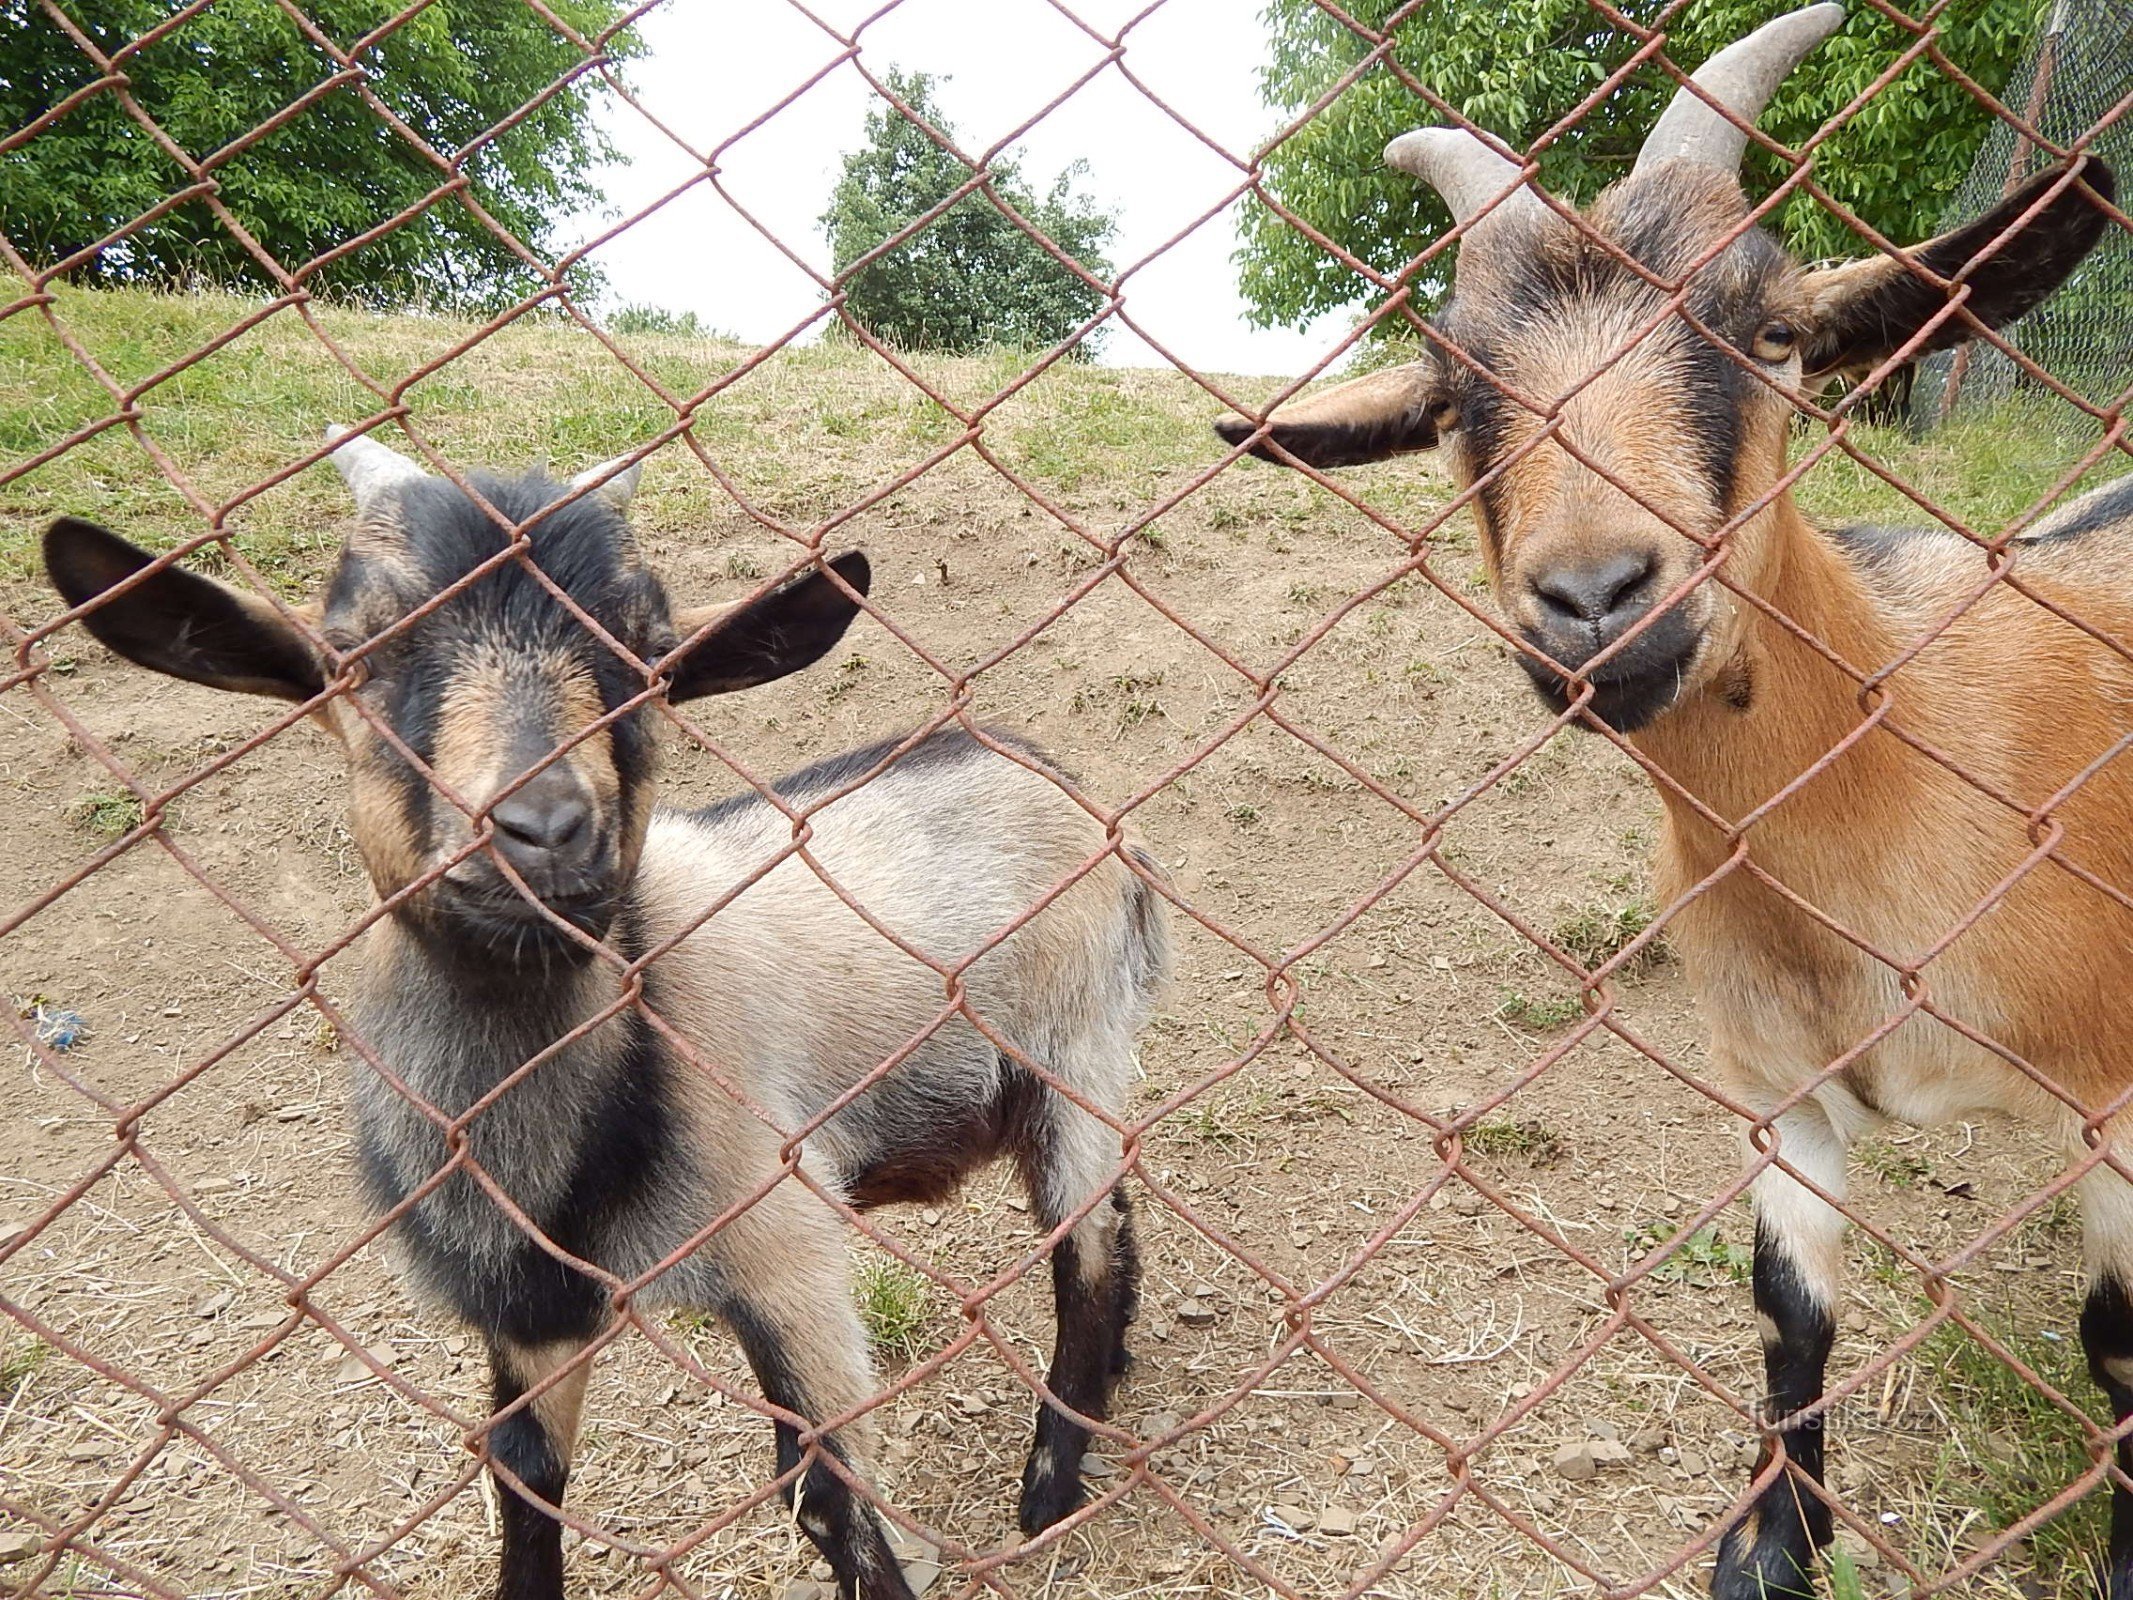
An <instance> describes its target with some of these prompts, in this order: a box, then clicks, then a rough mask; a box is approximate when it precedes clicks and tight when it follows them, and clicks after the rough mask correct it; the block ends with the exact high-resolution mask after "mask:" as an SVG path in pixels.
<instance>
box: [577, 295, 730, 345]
mask: <svg viewBox="0 0 2133 1600" xmlns="http://www.w3.org/2000/svg"><path fill="white" fill-rule="evenodd" d="M601 320H602V321H603V322H605V323H606V325H607V331H608V332H609V333H614V334H621V335H623V336H625V337H627V336H629V335H633V334H640V333H659V334H670V335H672V336H674V337H675V338H680V339H714V338H717V337H718V335H717V334H716V333H714V332H713V331H712V330H711V329H710V328H707V327H705V326H704V320H703V318H701V317H699V316H698V315H697V314H696V313H695V312H693V311H669V310H668V309H667V308H666V307H665V306H645V305H636V304H634V303H632V304H628V305H619V306H617V307H615V309H614V310H613V311H611V312H609V313H608V314H607V315H606V316H605V317H604V318H602V319H601Z"/></svg>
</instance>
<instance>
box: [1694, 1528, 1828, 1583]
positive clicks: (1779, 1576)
mask: <svg viewBox="0 0 2133 1600" xmlns="http://www.w3.org/2000/svg"><path fill="white" fill-rule="evenodd" d="M1815 1565H1816V1563H1815V1557H1814V1546H1813V1545H1812V1544H1811V1543H1810V1542H1809V1541H1808V1540H1806V1539H1805V1538H1800V1539H1797V1540H1793V1539H1787V1538H1785V1537H1783V1536H1782V1534H1780V1532H1779V1530H1777V1529H1775V1528H1772V1527H1770V1526H1769V1525H1768V1524H1767V1523H1766V1522H1765V1521H1764V1519H1763V1518H1762V1517H1760V1516H1759V1515H1757V1514H1756V1513H1755V1512H1752V1511H1751V1512H1750V1513H1749V1514H1748V1517H1747V1520H1746V1521H1744V1522H1741V1523H1738V1524H1736V1525H1735V1526H1734V1527H1732V1528H1729V1529H1727V1530H1726V1536H1725V1538H1723V1539H1721V1540H1720V1541H1719V1545H1718V1570H1717V1571H1716V1572H1715V1573H1713V1574H1712V1576H1711V1600H1812V1597H1813V1595H1814V1592H1815V1581H1814V1570H1815Z"/></svg>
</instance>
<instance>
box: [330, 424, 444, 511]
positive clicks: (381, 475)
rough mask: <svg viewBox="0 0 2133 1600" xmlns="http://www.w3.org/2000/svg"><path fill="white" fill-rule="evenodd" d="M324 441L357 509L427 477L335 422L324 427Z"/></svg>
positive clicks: (401, 458)
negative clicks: (353, 498) (403, 485)
mask: <svg viewBox="0 0 2133 1600" xmlns="http://www.w3.org/2000/svg"><path fill="white" fill-rule="evenodd" d="M326 441H327V443H329V444H332V445H333V456H332V460H333V464H334V466H335V467H337V468H338V469H339V470H340V474H341V477H342V478H343V479H344V480H346V482H347V484H348V492H349V493H350V494H352V495H354V496H355V498H356V504H357V505H359V506H364V505H369V504H370V503H371V502H372V501H373V500H375V499H377V498H378V496H380V495H381V494H383V493H384V492H385V491H386V490H388V489H397V488H398V487H400V486H401V485H402V484H406V483H419V482H420V481H421V480H422V479H424V478H427V477H428V476H429V474H428V473H426V472H424V471H423V470H422V469H421V468H420V467H419V466H417V465H416V464H415V463H414V462H412V461H410V460H408V458H407V457H406V456H403V455H402V454H400V452H399V451H397V450H395V449H393V448H392V447H391V446H390V445H384V444H380V443H379V442H378V441H377V440H375V439H373V438H371V437H370V435H369V434H367V433H356V432H354V431H352V430H351V429H348V428H345V427H343V426H342V425H341V424H340V423H338V422H334V423H329V424H327V427H326Z"/></svg>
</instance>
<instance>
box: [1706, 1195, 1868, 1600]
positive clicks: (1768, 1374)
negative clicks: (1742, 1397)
mask: <svg viewBox="0 0 2133 1600" xmlns="http://www.w3.org/2000/svg"><path fill="white" fill-rule="evenodd" d="M1755 1309H1756V1310H1757V1311H1759V1312H1760V1313H1762V1315H1764V1316H1765V1317H1768V1318H1769V1319H1770V1321H1771V1323H1772V1324H1773V1325H1774V1326H1775V1327H1776V1329H1777V1338H1776V1339H1775V1341H1773V1342H1771V1343H1767V1344H1765V1345H1764V1347H1763V1377H1764V1383H1765V1387H1766V1389H1767V1397H1766V1400H1765V1405H1766V1408H1767V1412H1768V1415H1769V1416H1770V1418H1771V1420H1772V1421H1773V1422H1778V1423H1782V1421H1783V1419H1785V1418H1787V1417H1790V1416H1792V1415H1794V1414H1795V1413H1796V1412H1798V1411H1800V1410H1802V1409H1804V1408H1805V1407H1807V1406H1809V1405H1812V1404H1813V1403H1814V1402H1815V1401H1817V1400H1819V1399H1821V1398H1822V1375H1823V1372H1824V1370H1825V1369H1826V1367H1827V1366H1828V1363H1829V1350H1830V1346H1831V1345H1832V1344H1833V1343H1834V1342H1835V1340H1836V1335H1837V1326H1836V1322H1835V1320H1834V1319H1833V1318H1832V1316H1831V1314H1830V1311H1829V1308H1828V1307H1826V1306H1824V1305H1821V1304H1820V1303H1819V1302H1817V1301H1816V1300H1815V1298H1814V1297H1813V1296H1812V1295H1811V1294H1810V1293H1809V1292H1808V1288H1807V1284H1806V1281H1805V1280H1804V1279H1803V1278H1802V1277H1801V1276H1800V1273H1799V1269H1798V1268H1796V1267H1795V1266H1794V1265H1793V1263H1792V1258H1791V1257H1790V1256H1789V1255H1787V1254H1785V1253H1784V1251H1783V1249H1782V1248H1781V1247H1780V1246H1779V1245H1778V1243H1777V1242H1776V1240H1775V1239H1774V1238H1773V1237H1772V1236H1771V1234H1770V1232H1769V1230H1768V1229H1767V1228H1765V1227H1764V1225H1763V1224H1762V1223H1761V1222H1758V1223H1757V1224H1756V1230H1755ZM1822 1433H1823V1429H1822V1417H1821V1414H1820V1413H1817V1414H1816V1415H1814V1416H1812V1417H1807V1418H1804V1419H1802V1420H1801V1421H1799V1422H1798V1423H1796V1424H1794V1425H1792V1426H1790V1427H1783V1428H1781V1429H1780V1435H1781V1437H1782V1438H1783V1440H1784V1444H1785V1456H1786V1461H1787V1470H1786V1471H1785V1472H1784V1473H1783V1474H1781V1475H1780V1476H1779V1477H1778V1479H1777V1481H1776V1482H1775V1483H1773V1484H1772V1485H1771V1486H1770V1488H1769V1489H1768V1490H1766V1491H1765V1492H1764V1494H1763V1496H1762V1498H1761V1499H1760V1500H1758V1501H1757V1502H1756V1503H1755V1504H1754V1505H1753V1506H1752V1507H1750V1508H1749V1511H1748V1514H1747V1516H1746V1517H1745V1518H1743V1519H1742V1520H1741V1521H1740V1522H1738V1523H1736V1524H1735V1525H1734V1526H1733V1527H1731V1528H1728V1529H1727V1530H1726V1536H1725V1538H1724V1540H1723V1541H1721V1543H1720V1544H1719V1547H1718V1571H1717V1573H1716V1575H1715V1576H1714V1577H1713V1579H1712V1582H1711V1593H1712V1594H1713V1595H1714V1596H1716V1597H1717V1600H1771V1597H1773V1596H1789V1595H1804V1596H1811V1595H1812V1594H1813V1593H1814V1571H1815V1551H1816V1550H1817V1549H1819V1548H1820V1547H1821V1546H1823V1545H1825V1544H1827V1543H1829V1541H1830V1538H1831V1535H1832V1533H1833V1532H1834V1528H1833V1524H1832V1519H1831V1516H1830V1510H1829V1507H1828V1506H1827V1505H1825V1504H1824V1503H1823V1502H1822V1500H1821V1499H1820V1498H1819V1497H1818V1496H1817V1495H1815V1494H1814V1492H1813V1491H1812V1490H1811V1489H1809V1488H1807V1487H1806V1486H1805V1484H1804V1483H1802V1482H1800V1481H1799V1480H1800V1479H1801V1478H1805V1479H1808V1480H1811V1481H1812V1482H1814V1483H1816V1484H1819V1483H1820V1482H1821V1481H1822ZM1769 1462H1770V1454H1769V1451H1768V1447H1767V1445H1766V1448H1765V1454H1764V1456H1763V1458H1762V1460H1760V1461H1758V1462H1757V1463H1756V1470H1757V1472H1758V1473H1760V1472H1761V1471H1762V1470H1763V1468H1765V1467H1767V1466H1768V1465H1769Z"/></svg>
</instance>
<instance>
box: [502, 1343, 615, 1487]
mask: <svg viewBox="0 0 2133 1600" xmlns="http://www.w3.org/2000/svg"><path fill="white" fill-rule="evenodd" d="M584 1349H585V1347H584V1346H583V1345H580V1344H570V1343H567V1342H566V1343H558V1344H537V1345H499V1346H497V1356H498V1358H499V1360H500V1361H501V1363H502V1365H503V1367H504V1368H505V1370H506V1371H507V1372H509V1374H510V1375H511V1377H512V1378H513V1379H514V1380H515V1381H516V1382H517V1383H518V1385H519V1387H520V1388H522V1389H531V1388H532V1387H533V1386H534V1385H535V1384H537V1383H540V1382H541V1381H542V1380H543V1379H545V1378H546V1377H547V1376H548V1375H549V1374H550V1373H552V1372H554V1371H555V1370H556V1369H557V1368H559V1367H561V1366H563V1365H564V1364H565V1363H566V1362H569V1361H571V1360H572V1359H573V1358H575V1357H577V1356H579V1355H580V1354H581V1352H583V1350H584ZM591 1376H592V1357H590V1356H586V1357H585V1358H584V1359H583V1360H580V1361H578V1362H577V1364H576V1365H575V1366H573V1367H571V1369H570V1370H569V1371H568V1372H566V1373H564V1374H563V1376H562V1377H560V1378H558V1379H557V1380H556V1381H555V1384H554V1386H553V1387H551V1388H548V1389H545V1390H543V1391H542V1392H541V1393H540V1394H539V1395H538V1396H536V1397H535V1398H534V1400H533V1401H532V1402H531V1403H530V1404H529V1405H528V1406H527V1408H526V1409H527V1410H529V1411H531V1412H532V1413H533V1415H534V1419H535V1420H536V1421H538V1422H539V1423H540V1425H541V1430H542V1432H544V1433H546V1434H547V1435H548V1442H549V1445H550V1447H551V1448H552V1449H554V1451H555V1452H556V1455H557V1457H558V1458H559V1459H561V1460H564V1461H568V1460H569V1459H570V1457H571V1453H572V1452H573V1451H574V1450H575V1449H576V1448H577V1443H578V1421H579V1418H580V1417H582V1416H583V1414H584V1411H585V1385H586V1383H587V1381H588V1380H589V1379H590V1378H591Z"/></svg>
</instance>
